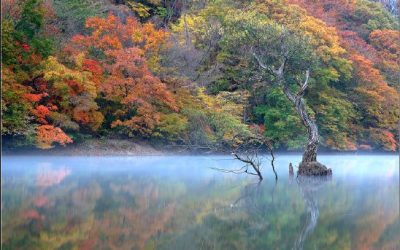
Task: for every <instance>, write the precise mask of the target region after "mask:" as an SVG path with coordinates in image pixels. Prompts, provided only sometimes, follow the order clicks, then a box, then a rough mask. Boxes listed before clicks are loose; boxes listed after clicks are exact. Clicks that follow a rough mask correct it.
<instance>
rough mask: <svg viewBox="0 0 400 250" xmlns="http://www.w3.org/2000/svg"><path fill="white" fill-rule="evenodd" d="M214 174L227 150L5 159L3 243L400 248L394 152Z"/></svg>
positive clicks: (226, 159) (227, 162)
mask: <svg viewBox="0 0 400 250" xmlns="http://www.w3.org/2000/svg"><path fill="white" fill-rule="evenodd" d="M299 161H300V156H293V155H292V156H284V155H281V156H278V158H277V163H276V165H277V169H278V174H279V180H278V182H277V183H275V181H274V179H273V176H272V172H271V170H270V167H269V165H268V164H267V163H268V162H266V163H265V164H264V169H263V172H264V176H265V177H266V178H265V180H264V181H262V182H261V183H258V182H257V178H255V177H254V176H248V175H235V174H227V173H222V172H219V171H216V170H213V169H212V168H225V169H234V168H238V167H241V163H240V162H237V161H234V160H231V158H230V156H207V157H206V156H198V157H197V156H176V157H172V156H168V157H167V156H164V157H28V156H26V157H24V156H18V157H11V156H8V157H4V158H3V162H2V163H3V165H2V177H1V188H2V203H1V209H2V233H3V235H2V241H1V246H2V249H24V250H25V249H64V250H65V249H174V250H175V249H177V250H179V249H184V250H186V249H341V250H342V249H390V250H392V249H400V243H399V242H400V219H399V166H398V165H399V160H398V156H395V155H384V156H383V155H380V156H349V155H345V156H343V155H336V156H320V161H321V162H322V163H324V164H326V165H328V166H329V167H331V168H332V169H333V176H332V178H329V179H316V178H313V179H297V178H295V177H294V178H290V177H289V176H288V165H289V162H293V163H297V162H299Z"/></svg>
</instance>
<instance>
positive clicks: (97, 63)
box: [65, 14, 177, 134]
mask: <svg viewBox="0 0 400 250" xmlns="http://www.w3.org/2000/svg"><path fill="white" fill-rule="evenodd" d="M86 27H87V28H90V29H91V33H90V35H87V36H84V35H77V36H74V37H73V38H72V43H71V44H70V46H68V47H67V48H66V50H65V51H66V53H67V54H69V55H72V56H73V57H77V56H81V55H82V53H83V54H84V57H85V58H84V59H83V61H82V68H83V70H86V71H90V72H92V75H93V79H94V80H93V81H94V82H96V83H98V84H99V86H98V90H99V91H100V92H101V93H102V94H104V97H105V98H106V99H109V100H113V101H116V102H120V103H121V104H123V105H124V108H123V110H119V111H118V114H119V116H124V115H125V114H127V113H129V112H130V111H131V110H135V111H136V112H135V113H136V115H135V116H133V117H125V118H124V119H123V120H122V119H121V120H119V119H117V120H115V121H114V122H113V123H112V126H113V127H116V126H125V127H128V128H129V129H132V130H134V131H138V132H140V133H142V134H147V133H150V132H151V131H152V129H154V128H155V126H156V124H158V123H159V121H160V112H159V109H160V107H161V106H164V107H167V108H169V109H171V110H177V106H176V104H175V100H174V98H173V96H172V94H171V93H170V92H169V91H168V89H167V87H166V85H165V84H164V83H163V82H161V81H160V79H159V78H158V77H156V76H154V75H153V73H152V72H151V71H150V68H149V67H150V66H151V68H153V69H156V68H157V65H158V59H157V58H158V53H159V51H160V49H161V48H162V46H164V43H165V38H166V36H167V33H166V32H165V31H163V30H156V29H155V27H154V25H152V24H150V23H148V24H144V25H142V24H140V22H138V21H137V20H136V19H134V18H132V17H128V18H127V20H126V21H125V22H122V21H121V20H120V19H119V18H117V17H115V16H114V15H112V14H110V15H109V16H108V17H107V18H100V17H93V18H89V19H88V20H87V21H86ZM92 48H96V49H97V50H100V51H102V52H103V53H104V55H105V56H106V58H100V59H98V58H93V56H92V58H90V57H91V55H90V53H89V50H91V49H92ZM149 62H151V65H150V66H149ZM103 70H104V72H105V76H104V77H103V78H101V77H102V75H103ZM75 114H76V116H79V117H81V119H80V121H83V122H84V121H86V120H87V117H84V116H83V114H82V112H78V111H76V112H75Z"/></svg>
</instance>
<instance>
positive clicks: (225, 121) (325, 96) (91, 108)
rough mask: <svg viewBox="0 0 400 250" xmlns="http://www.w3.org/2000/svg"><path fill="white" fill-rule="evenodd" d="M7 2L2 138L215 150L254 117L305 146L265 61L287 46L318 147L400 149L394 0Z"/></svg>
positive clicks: (254, 123) (272, 136)
mask: <svg viewBox="0 0 400 250" xmlns="http://www.w3.org/2000/svg"><path fill="white" fill-rule="evenodd" d="M1 3H2V64H1V68H2V97H1V112H2V138H3V141H7V142H8V143H10V144H11V145H13V146H14V147H32V146H37V147H39V148H42V149H49V148H52V147H54V146H58V145H67V144H71V143H79V142H82V141H85V140H87V139H89V138H99V139H102V138H131V139H132V140H147V141H150V142H153V143H158V144H163V145H182V146H188V147H207V148H213V149H218V148H224V147H230V146H232V145H235V144H239V143H241V142H242V141H245V140H246V138H248V137H251V136H252V134H253V133H254V131H255V130H257V131H261V132H262V133H263V135H264V136H265V137H266V138H268V140H270V141H271V142H272V143H273V145H274V147H275V148H276V149H284V150H295V149H300V148H303V147H304V145H305V143H306V141H307V133H306V129H305V128H304V127H303V125H302V122H301V119H300V118H299V116H298V115H297V113H296V111H295V108H294V106H293V105H292V104H291V103H290V100H288V98H287V97H286V96H285V94H284V91H283V89H282V87H281V86H279V84H277V78H276V77H275V76H274V75H273V74H268V70H263V68H264V69H273V67H276V66H277V64H276V59H277V51H278V50H279V49H281V48H282V46H285V49H286V50H287V53H286V54H285V56H286V59H287V60H288V62H290V64H288V65H289V66H287V68H286V72H288V74H286V76H285V81H286V82H288V83H293V84H290V85H288V87H289V88H291V89H292V91H299V92H301V91H302V89H301V86H300V87H299V86H297V85H296V84H295V83H296V82H298V81H303V80H304V78H305V77H307V79H308V77H309V81H308V88H307V89H305V90H304V91H302V92H304V93H301V94H302V95H304V100H305V103H306V105H307V111H308V113H309V114H310V116H311V118H312V119H315V120H316V123H317V125H318V127H319V133H320V144H321V146H322V147H323V148H326V149H333V150H386V151H395V150H396V149H397V148H398V145H397V141H398V139H399V138H398V126H399V123H398V122H399V117H400V108H399V104H400V82H399V79H400V41H399V37H400V32H399V22H398V14H399V13H398V10H399V8H398V7H399V6H398V2H397V6H396V1H369V0H320V1H311V0H259V1H258V0H253V1H246V0H240V1H239V0H236V1H235V0H192V1H186V0H170V1H168V0H143V1H134V0H2V1H1ZM256 55H261V56H262V58H260V57H258V56H256ZM304 72H307V74H305V73H304ZM299 88H300V89H299Z"/></svg>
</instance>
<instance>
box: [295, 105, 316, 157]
mask: <svg viewBox="0 0 400 250" xmlns="http://www.w3.org/2000/svg"><path fill="white" fill-rule="evenodd" d="M295 105H296V111H297V113H298V114H299V116H300V118H301V120H302V122H303V124H304V126H305V127H306V128H307V133H308V142H307V146H306V148H305V151H304V154H303V160H302V163H308V162H312V161H317V147H318V143H319V135H318V127H317V124H316V123H315V121H314V120H313V119H311V118H310V117H309V115H308V113H307V111H306V108H305V105H304V101H303V98H300V99H299V100H298V101H296V103H295Z"/></svg>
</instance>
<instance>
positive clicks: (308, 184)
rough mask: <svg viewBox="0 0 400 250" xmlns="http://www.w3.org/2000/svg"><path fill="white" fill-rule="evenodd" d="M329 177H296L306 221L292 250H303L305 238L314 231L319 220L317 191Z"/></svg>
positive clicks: (321, 188)
mask: <svg viewBox="0 0 400 250" xmlns="http://www.w3.org/2000/svg"><path fill="white" fill-rule="evenodd" d="M330 179H331V177H330V176H328V177H305V176H298V177H297V179H296V181H297V186H298V188H299V190H300V192H301V195H302V197H303V199H304V202H305V204H306V208H307V219H306V221H305V223H304V225H303V227H302V229H301V231H300V233H299V236H298V238H297V239H296V241H295V243H294V246H293V250H301V249H303V246H304V242H305V241H306V239H307V237H308V236H309V235H310V234H311V233H312V232H313V231H314V229H315V227H316V226H317V223H318V218H319V208H318V198H317V197H318V195H317V192H318V191H319V190H323V187H324V186H325V184H326V182H327V181H328V180H330Z"/></svg>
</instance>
